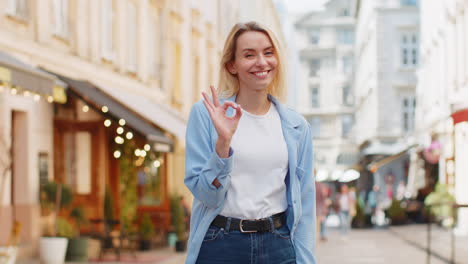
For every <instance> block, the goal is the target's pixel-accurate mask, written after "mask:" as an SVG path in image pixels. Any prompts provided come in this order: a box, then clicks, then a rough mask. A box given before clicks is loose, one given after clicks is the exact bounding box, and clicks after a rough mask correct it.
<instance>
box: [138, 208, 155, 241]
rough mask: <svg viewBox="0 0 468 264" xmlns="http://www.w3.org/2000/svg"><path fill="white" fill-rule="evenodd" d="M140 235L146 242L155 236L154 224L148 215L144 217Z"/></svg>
mask: <svg viewBox="0 0 468 264" xmlns="http://www.w3.org/2000/svg"><path fill="white" fill-rule="evenodd" d="M140 235H141V237H142V238H143V239H145V240H149V239H150V238H151V237H153V236H154V224H153V221H151V217H150V215H149V214H148V213H145V214H144V215H143V219H142V221H141V224H140Z"/></svg>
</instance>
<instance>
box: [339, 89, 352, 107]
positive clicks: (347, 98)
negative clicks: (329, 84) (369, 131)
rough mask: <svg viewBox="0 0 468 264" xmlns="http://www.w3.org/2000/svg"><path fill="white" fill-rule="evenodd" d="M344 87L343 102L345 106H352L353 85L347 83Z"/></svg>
mask: <svg viewBox="0 0 468 264" xmlns="http://www.w3.org/2000/svg"><path fill="white" fill-rule="evenodd" d="M342 89H343V90H342V94H341V95H342V104H343V105H344V106H352V105H353V104H354V97H353V94H352V91H351V86H350V85H349V84H346V85H344V86H343V88H342Z"/></svg>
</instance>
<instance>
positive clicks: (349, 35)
mask: <svg viewBox="0 0 468 264" xmlns="http://www.w3.org/2000/svg"><path fill="white" fill-rule="evenodd" d="M338 43H339V44H353V43H354V32H353V30H351V29H338Z"/></svg>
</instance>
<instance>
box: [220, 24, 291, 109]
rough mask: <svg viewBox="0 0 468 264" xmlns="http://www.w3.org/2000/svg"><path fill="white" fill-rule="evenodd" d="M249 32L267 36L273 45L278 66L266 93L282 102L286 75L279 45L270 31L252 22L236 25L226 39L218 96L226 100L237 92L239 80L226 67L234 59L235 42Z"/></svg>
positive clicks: (284, 94)
mask: <svg viewBox="0 0 468 264" xmlns="http://www.w3.org/2000/svg"><path fill="white" fill-rule="evenodd" d="M249 31H256V32H260V33H263V34H265V35H267V36H268V38H269V39H270V41H271V43H272V44H273V48H274V49H275V56H276V58H277V60H278V66H277V67H276V75H275V77H274V78H273V80H272V82H271V84H270V86H269V87H268V93H269V94H271V95H273V96H275V97H277V98H278V99H280V100H284V99H285V98H284V97H286V84H285V76H286V74H285V65H284V64H283V63H284V60H283V55H282V52H281V46H280V43H279V41H278V40H277V39H276V37H275V35H274V34H273V32H272V31H271V30H269V29H268V28H266V27H263V26H261V25H260V24H258V23H257V22H254V21H252V22H248V23H237V24H236V25H234V27H233V28H232V29H231V32H230V33H229V35H228V36H227V38H226V42H225V44H224V49H223V55H222V57H221V63H220V70H219V84H218V93H219V95H220V96H221V97H223V98H227V97H231V96H233V95H235V94H237V92H239V79H238V78H237V76H236V75H234V74H232V73H230V72H229V70H228V68H227V65H228V63H231V62H233V61H234V60H235V59H236V48H237V40H238V39H239V37H240V35H242V34H243V33H245V32H249Z"/></svg>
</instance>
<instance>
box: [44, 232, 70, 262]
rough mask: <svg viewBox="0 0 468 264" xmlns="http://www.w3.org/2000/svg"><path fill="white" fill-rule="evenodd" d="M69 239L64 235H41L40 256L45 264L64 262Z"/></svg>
mask: <svg viewBox="0 0 468 264" xmlns="http://www.w3.org/2000/svg"><path fill="white" fill-rule="evenodd" d="M67 245H68V239H66V238H64V237H41V238H40V240H39V257H40V261H41V263H43V264H63V263H64V262H65V253H66V252H67Z"/></svg>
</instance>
